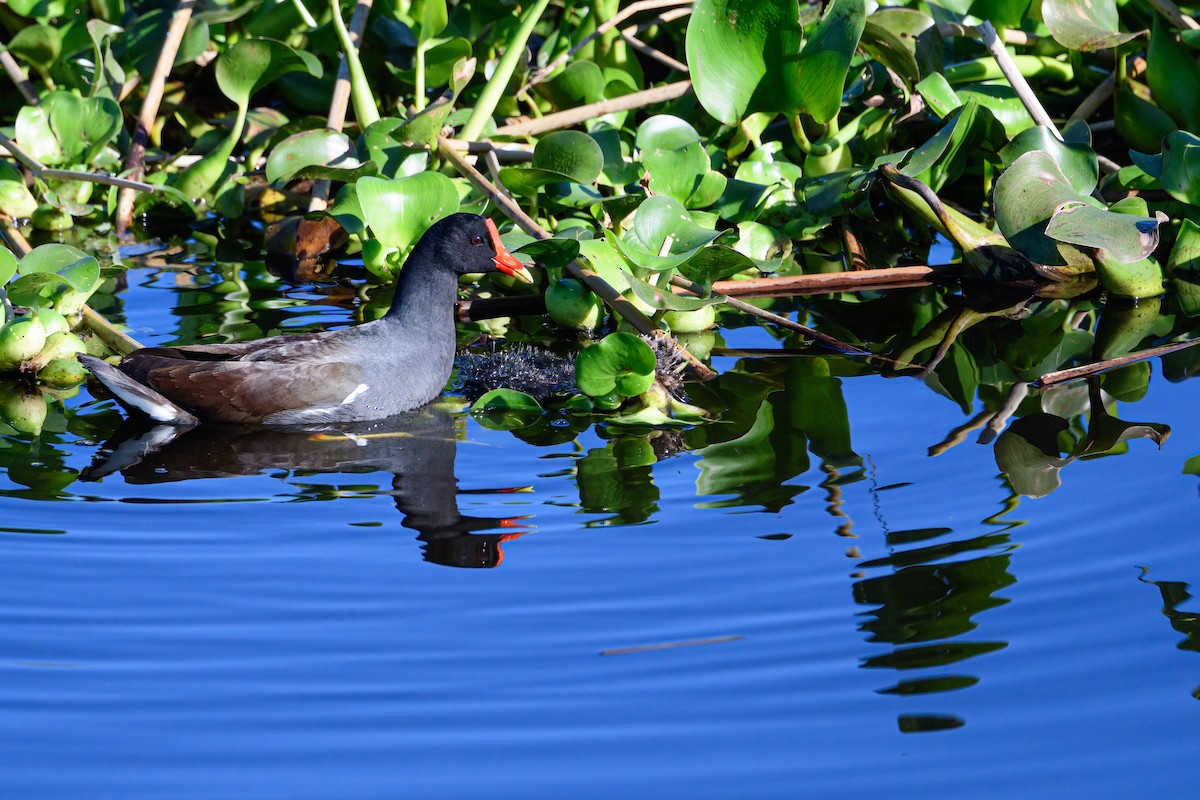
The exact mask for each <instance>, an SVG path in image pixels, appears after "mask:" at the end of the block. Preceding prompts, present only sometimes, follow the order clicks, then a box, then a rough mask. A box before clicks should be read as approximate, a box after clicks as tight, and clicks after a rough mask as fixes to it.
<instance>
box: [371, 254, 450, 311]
mask: <svg viewBox="0 0 1200 800" xmlns="http://www.w3.org/2000/svg"><path fill="white" fill-rule="evenodd" d="M423 255H424V257H423ZM457 288H458V276H457V275H455V274H454V273H453V272H452V271H450V270H449V269H447V268H446V267H445V266H443V265H440V264H437V263H435V262H434V261H432V259H430V258H429V257H428V255H427V254H423V252H422V250H421V248H420V246H419V245H418V248H417V249H416V250H413V252H412V255H411V256H409V258H408V260H407V261H406V262H405V264H404V267H403V268H402V269H401V270H400V276H399V277H398V278H397V279H396V294H395V296H394V297H393V298H392V307H391V308H390V309H389V310H388V313H387V315H386V316H385V318H386V319H388V320H391V321H392V322H393V324H401V325H405V324H421V325H428V324H430V323H431V320H437V319H440V318H443V317H444V318H445V319H447V320H452V319H453V315H452V310H453V307H454V299H455V296H456V290H457Z"/></svg>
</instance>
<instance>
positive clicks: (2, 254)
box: [0, 247, 17, 287]
mask: <svg viewBox="0 0 1200 800" xmlns="http://www.w3.org/2000/svg"><path fill="white" fill-rule="evenodd" d="M16 274H17V257H16V256H15V255H13V252H12V251H11V250H9V249H8V248H7V247H0V287H2V286H4V284H6V283H8V282H9V281H10V280H12V276H13V275H16Z"/></svg>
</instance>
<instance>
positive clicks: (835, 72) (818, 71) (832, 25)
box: [782, 0, 867, 123]
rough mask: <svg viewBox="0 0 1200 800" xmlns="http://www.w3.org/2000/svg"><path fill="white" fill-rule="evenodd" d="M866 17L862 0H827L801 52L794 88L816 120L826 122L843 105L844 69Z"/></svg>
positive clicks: (805, 108)
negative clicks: (810, 36) (822, 13)
mask: <svg viewBox="0 0 1200 800" xmlns="http://www.w3.org/2000/svg"><path fill="white" fill-rule="evenodd" d="M866 18H867V10H866V2H865V0H830V2H829V5H828V6H827V7H826V10H825V14H824V16H822V17H821V21H820V22H818V23H817V28H816V30H815V31H813V34H812V38H810V39H809V40H808V41H807V42H806V43H805V45H804V49H803V50H802V51H801V53H800V77H799V81H798V85H797V89H798V91H799V95H800V100H801V107H802V108H803V109H804V110H805V111H807V112H808V113H809V114H810V115H811V116H812V117H813V119H815V120H816V121H817V122H820V123H825V122H829V121H830V120H831V119H833V118H834V117H836V116H837V114H838V111H840V110H841V108H842V92H843V90H844V88H845V86H846V72H847V70H848V69H849V68H850V60H851V59H852V58H853V57H854V51H855V49H857V47H858V41H859V38H860V37H861V36H862V33H863V27H864V25H865V24H866ZM782 110H783V111H790V110H791V108H785V109H782Z"/></svg>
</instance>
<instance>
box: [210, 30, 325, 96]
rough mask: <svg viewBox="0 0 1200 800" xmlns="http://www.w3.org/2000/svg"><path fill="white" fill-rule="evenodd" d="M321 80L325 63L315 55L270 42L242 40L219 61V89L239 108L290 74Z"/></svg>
mask: <svg viewBox="0 0 1200 800" xmlns="http://www.w3.org/2000/svg"><path fill="white" fill-rule="evenodd" d="M296 71H306V72H308V73H309V74H310V75H312V76H314V77H317V78H319V77H321V75H322V73H323V70H322V67H321V62H320V61H318V60H317V57H316V56H314V55H313V54H312V53H308V52H305V51H303V50H293V49H292V48H290V47H288V46H287V45H285V44H283V43H282V42H275V41H271V40H270V39H242V40H240V41H238V42H236V43H235V44H234V45H233V46H232V47H230V48H229V49H228V50H226V51H225V52H224V53H222V54H221V55H220V57H219V58H217V66H216V77H217V85H218V86H219V87H220V88H221V91H222V92H224V93H225V96H226V97H228V98H229V99H230V100H232V101H233V102H234V103H237V104H238V106H245V105H247V104H249V102H250V97H251V96H252V95H253V94H254V93H255V92H257V91H258V90H259V89H261V88H263V87H264V86H266V85H267V84H269V83H270V82H271V81H273V80H275V79H276V78H278V77H279V76H280V75H284V74H286V73H288V72H296Z"/></svg>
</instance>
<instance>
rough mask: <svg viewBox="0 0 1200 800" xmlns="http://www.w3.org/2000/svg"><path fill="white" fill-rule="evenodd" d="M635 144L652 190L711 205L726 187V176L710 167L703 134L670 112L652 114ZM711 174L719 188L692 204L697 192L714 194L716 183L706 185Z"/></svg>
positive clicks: (643, 125) (699, 204) (683, 201)
mask: <svg viewBox="0 0 1200 800" xmlns="http://www.w3.org/2000/svg"><path fill="white" fill-rule="evenodd" d="M636 144H637V147H638V149H639V150H640V151H641V160H642V166H644V167H645V168H646V171H647V173H648V175H649V179H650V180H649V187H650V191H651V193H653V194H656V195H666V196H668V197H673V198H675V199H676V200H678V201H679V202H680V203H683V204H685V205H689V206H691V205H695V207H702V205H711V204H712V202H714V201H715V200H716V198H717V197H719V196H720V192H721V191H722V190H724V188H725V185H724V177H723V176H718V174H717V173H712V172H710V170H709V160H708V154H707V153H705V152H704V146H703V145H702V144H701V139H700V134H698V133H697V132H696V129H695V128H693V127H692V126H691V125H690V124H689V123H687V122H685V121H684V120H682V119H679V118H678V117H673V116H670V115H668V114H659V115H656V116H653V117H650V118H649V119H647V120H646V121H645V122H643V123H642V124H641V126H640V127H639V128H638V133H637V140H636ZM709 175H713V176H714V177H716V178H719V181H720V188H719V189H718V190H717V193H716V195H714V196H712V197H711V199H710V198H708V197H707V196H706V197H705V198H704V199H707V200H708V202H707V203H703V202H702V201H700V202H697V203H695V204H693V203H690V202H689V201H690V200H691V199H692V197H693V196H694V195H698V194H705V195H708V194H711V193H712V190H713V189H714V188H716V186H715V184H709V186H707V187H705V185H704V184H705V180H706V179H708V177H709Z"/></svg>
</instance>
